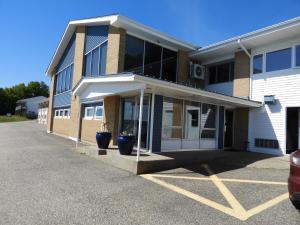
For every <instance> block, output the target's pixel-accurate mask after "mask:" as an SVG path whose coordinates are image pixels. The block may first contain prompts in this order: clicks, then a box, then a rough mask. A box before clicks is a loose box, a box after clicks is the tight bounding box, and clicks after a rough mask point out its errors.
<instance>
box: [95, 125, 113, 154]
mask: <svg viewBox="0 0 300 225" xmlns="http://www.w3.org/2000/svg"><path fill="white" fill-rule="evenodd" d="M100 127H101V131H99V132H96V140H97V145H98V148H101V149H107V148H108V145H109V142H110V140H111V136H112V135H111V132H109V127H110V124H109V123H104V122H102V123H101V126H100Z"/></svg>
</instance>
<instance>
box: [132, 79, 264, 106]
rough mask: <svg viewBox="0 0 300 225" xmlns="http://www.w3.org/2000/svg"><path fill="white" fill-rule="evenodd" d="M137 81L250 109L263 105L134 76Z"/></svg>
mask: <svg viewBox="0 0 300 225" xmlns="http://www.w3.org/2000/svg"><path fill="white" fill-rule="evenodd" d="M134 80H135V81H140V82H145V83H146V84H147V85H152V86H154V87H161V88H167V89H172V90H176V91H182V92H185V93H187V94H190V95H194V96H197V95H198V96H201V97H207V98H213V99H216V100H220V101H226V102H228V103H234V104H240V105H244V106H248V107H260V106H261V105H262V104H261V103H260V102H255V101H250V100H247V99H242V98H237V97H232V96H226V95H222V94H218V93H213V92H209V91H205V90H198V89H195V88H191V87H187V86H184V85H180V84H175V83H171V82H167V81H161V80H157V79H153V78H148V77H143V76H139V75H135V76H134Z"/></svg>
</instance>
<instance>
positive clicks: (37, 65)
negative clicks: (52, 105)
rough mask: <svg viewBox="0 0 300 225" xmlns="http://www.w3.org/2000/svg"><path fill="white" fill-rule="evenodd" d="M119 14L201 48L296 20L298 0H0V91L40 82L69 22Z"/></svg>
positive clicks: (43, 79)
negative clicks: (33, 81) (17, 85)
mask: <svg viewBox="0 0 300 225" xmlns="http://www.w3.org/2000/svg"><path fill="white" fill-rule="evenodd" d="M111 13H120V14H123V15H125V16H128V17H129V18H131V19H134V20H137V21H139V22H141V23H144V24H146V25H148V26H151V27H154V28H156V29H159V30H161V31H163V32H166V33H169V34H171V35H173V36H175V37H177V38H179V39H182V40H185V41H188V42H191V43H194V44H196V45H199V46H205V45H207V44H210V43H214V42H217V41H221V40H224V39H227V38H230V37H232V36H236V35H239V34H243V33H246V32H249V31H253V30H256V29H259V28H262V27H265V26H268V25H272V24H274V23H277V22H280V21H283V20H286V19H290V18H293V17H297V16H300V1H298V0H285V1H276V0H273V1H271V0H269V1H264V0H242V1H241V0H239V1H238V0H226V1H221V0H219V1H216V0H149V1H146V0H143V1H142V0H137V1H134V0H84V1H83V0H82V1H79V0H72V1H71V0H70V1H67V0H48V1H45V0H44V1H41V0H39V1H38V0H26V1H24V0H15V1H8V0H0V21H1V28H0V29H1V32H0V87H8V86H12V85H14V84H18V83H21V82H24V83H28V82H29V81H32V80H37V81H45V82H47V83H48V84H49V79H48V78H47V77H45V69H46V67H47V65H48V63H49V62H50V59H51V57H52V55H53V53H54V51H55V48H56V47H57V44H58V42H59V40H60V38H61V36H62V34H63V31H64V29H65V27H66V25H67V23H68V21H69V20H73V19H80V18H87V17H94V16H101V15H106V14H111Z"/></svg>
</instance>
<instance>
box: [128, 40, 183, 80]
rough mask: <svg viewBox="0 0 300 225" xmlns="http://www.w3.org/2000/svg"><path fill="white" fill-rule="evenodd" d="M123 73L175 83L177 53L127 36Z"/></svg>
mask: <svg viewBox="0 0 300 225" xmlns="http://www.w3.org/2000/svg"><path fill="white" fill-rule="evenodd" d="M124 71H127V72H133V73H136V74H140V75H147V76H151V77H155V78H160V79H164V80H168V81H173V82H176V75H177V74H176V73H177V52H175V51H172V50H169V49H166V48H163V47H161V46H159V45H156V44H153V43H150V42H146V41H144V40H141V39H138V38H136V37H132V36H130V35H127V36H126V46H125V64H124Z"/></svg>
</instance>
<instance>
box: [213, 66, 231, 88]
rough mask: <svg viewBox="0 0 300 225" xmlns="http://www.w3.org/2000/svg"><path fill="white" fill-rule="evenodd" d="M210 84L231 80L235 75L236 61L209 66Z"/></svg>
mask: <svg viewBox="0 0 300 225" xmlns="http://www.w3.org/2000/svg"><path fill="white" fill-rule="evenodd" d="M208 72H209V84H216V83H223V82H229V81H232V80H233V76H234V62H227V63H222V64H217V65H213V66H208Z"/></svg>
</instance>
